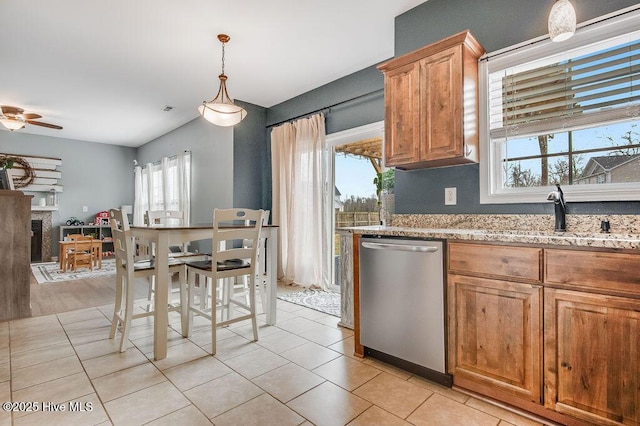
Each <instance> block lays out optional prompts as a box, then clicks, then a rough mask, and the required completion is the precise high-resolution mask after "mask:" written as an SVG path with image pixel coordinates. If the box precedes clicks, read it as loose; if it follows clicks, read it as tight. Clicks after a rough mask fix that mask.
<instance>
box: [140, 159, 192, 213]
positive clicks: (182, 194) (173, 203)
mask: <svg viewBox="0 0 640 426" xmlns="http://www.w3.org/2000/svg"><path fill="white" fill-rule="evenodd" d="M134 175H135V203H134V209H133V223H134V225H142V224H144V214H145V212H146V211H147V210H178V211H182V212H184V217H185V225H189V218H190V217H191V153H190V152H189V151H185V152H183V153H179V154H177V155H176V156H175V157H171V158H168V157H163V158H162V159H161V160H160V162H158V163H148V164H146V165H145V166H144V167H140V166H136V167H135V169H134Z"/></svg>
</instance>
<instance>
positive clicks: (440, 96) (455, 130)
mask: <svg viewBox="0 0 640 426" xmlns="http://www.w3.org/2000/svg"><path fill="white" fill-rule="evenodd" d="M420 68H421V69H420V71H421V77H420V81H421V84H422V86H421V92H420V108H421V120H422V125H423V130H422V133H421V138H422V140H421V144H420V149H421V153H420V157H421V158H422V160H427V161H432V160H441V159H450V158H455V157H462V156H463V144H464V140H463V135H462V119H463V117H462V46H461V45H458V46H454V47H451V48H449V49H446V50H444V51H442V52H440V53H437V54H434V55H432V56H430V57H428V58H425V59H423V60H422V61H420Z"/></svg>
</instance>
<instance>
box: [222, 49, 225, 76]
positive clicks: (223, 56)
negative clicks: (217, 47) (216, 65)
mask: <svg viewBox="0 0 640 426" xmlns="http://www.w3.org/2000/svg"><path fill="white" fill-rule="evenodd" d="M224 45H225V43H224V41H223V42H222V75H224Z"/></svg>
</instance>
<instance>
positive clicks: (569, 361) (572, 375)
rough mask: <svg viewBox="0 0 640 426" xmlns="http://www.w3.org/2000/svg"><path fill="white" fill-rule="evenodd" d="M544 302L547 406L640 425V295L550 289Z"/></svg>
mask: <svg viewBox="0 0 640 426" xmlns="http://www.w3.org/2000/svg"><path fill="white" fill-rule="evenodd" d="M637 284H638V283H637ZM544 304H545V398H544V399H545V406H547V407H548V408H550V409H553V410H554V411H557V412H560V413H564V414H568V415H570V416H573V417H577V418H580V419H583V420H585V421H587V422H590V423H594V424H602V425H613V424H618V425H619V424H625V425H640V300H638V299H631V298H624V297H615V296H606V295H600V294H587V293H582V292H577V291H569V290H556V289H545V295H544Z"/></svg>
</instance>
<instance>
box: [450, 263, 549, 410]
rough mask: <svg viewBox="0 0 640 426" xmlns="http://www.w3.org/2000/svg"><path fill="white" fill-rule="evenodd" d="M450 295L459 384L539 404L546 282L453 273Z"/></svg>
mask: <svg viewBox="0 0 640 426" xmlns="http://www.w3.org/2000/svg"><path fill="white" fill-rule="evenodd" d="M447 298H448V317H449V334H448V336H449V344H448V347H449V372H450V373H451V374H453V376H454V384H460V385H462V386H463V387H466V388H468V389H471V390H476V391H481V390H482V389H487V388H491V389H497V390H499V391H500V392H502V394H503V395H505V394H506V395H510V396H515V397H518V398H522V399H525V400H528V401H533V402H535V403H538V404H540V403H541V394H542V286H540V285H531V284H522V283H512V282H507V281H498V280H490V279H485V278H475V277H467V276H460V275H451V274H450V275H449V280H448V295H447ZM461 381H464V383H462V382H461ZM474 383H475V384H479V385H480V386H481V388H480V389H478V388H475V389H474Z"/></svg>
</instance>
